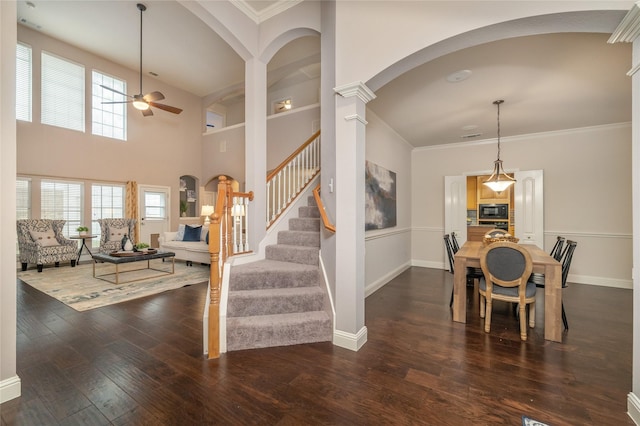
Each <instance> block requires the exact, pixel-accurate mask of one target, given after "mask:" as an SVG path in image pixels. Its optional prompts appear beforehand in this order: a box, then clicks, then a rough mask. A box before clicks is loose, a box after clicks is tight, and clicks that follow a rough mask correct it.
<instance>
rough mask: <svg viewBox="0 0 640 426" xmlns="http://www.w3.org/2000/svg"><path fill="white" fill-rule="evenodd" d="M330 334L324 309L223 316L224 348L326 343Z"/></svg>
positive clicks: (236, 348) (328, 320)
mask: <svg viewBox="0 0 640 426" xmlns="http://www.w3.org/2000/svg"><path fill="white" fill-rule="evenodd" d="M332 333H333V330H332V326H331V318H330V317H329V314H328V313H327V312H325V311H313V312H303V313H292V314H276V315H260V316H251V317H234V318H227V350H229V351H237V350H243V349H253V348H266V347H272V346H289V345H298V344H303V343H314V342H327V341H331V340H332Z"/></svg>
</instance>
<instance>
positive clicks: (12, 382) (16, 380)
mask: <svg viewBox="0 0 640 426" xmlns="http://www.w3.org/2000/svg"><path fill="white" fill-rule="evenodd" d="M21 386H22V385H21V383H20V377H18V376H13V377H10V378H8V379H5V380H2V381H0V404H2V403H3V402H7V401H10V400H12V399H14V398H17V397H19V396H20V395H21V389H22V387H21Z"/></svg>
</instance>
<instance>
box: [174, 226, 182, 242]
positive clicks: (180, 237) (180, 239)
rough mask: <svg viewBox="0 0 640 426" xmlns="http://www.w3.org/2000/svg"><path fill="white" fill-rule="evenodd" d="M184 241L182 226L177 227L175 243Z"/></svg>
mask: <svg viewBox="0 0 640 426" xmlns="http://www.w3.org/2000/svg"><path fill="white" fill-rule="evenodd" d="M182 240H184V224H181V225H178V233H177V234H176V238H175V241H182Z"/></svg>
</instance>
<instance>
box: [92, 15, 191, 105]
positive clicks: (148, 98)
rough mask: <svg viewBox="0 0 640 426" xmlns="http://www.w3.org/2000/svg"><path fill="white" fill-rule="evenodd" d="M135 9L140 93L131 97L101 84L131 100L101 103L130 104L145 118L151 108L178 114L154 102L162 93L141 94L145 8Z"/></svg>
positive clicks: (158, 99) (162, 96)
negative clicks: (138, 39) (138, 24)
mask: <svg viewBox="0 0 640 426" xmlns="http://www.w3.org/2000/svg"><path fill="white" fill-rule="evenodd" d="M136 7H137V8H138V10H139V11H140V93H139V94H137V95H133V96H131V95H127V94H126V93H122V92H119V91H117V90H115V89H113V88H111V87H107V86H105V85H102V84H101V85H100V87H102V88H103V89H107V90H110V91H112V92H114V93H117V94H119V95H122V96H125V97H127V98H131V100H128V101H127V100H124V101H115V102H102V103H103V104H124V103H130V104H132V105H133V107H134V108H135V109H137V110H140V111H142V115H143V116H145V117H148V116H150V115H153V111H151V107H155V108H158V109H161V110H164V111H168V112H171V113H174V114H180V113H181V112H182V109H180V108H176V107H173V106H169V105H164V104H159V103H157V102H156V101H160V100H162V99H164V95H163V94H162V93H160V92H150V93H147V94H146V95H143V94H142V12H144V11H145V10H147V7H146V6H145V5H144V4H142V3H138V4H137V5H136Z"/></svg>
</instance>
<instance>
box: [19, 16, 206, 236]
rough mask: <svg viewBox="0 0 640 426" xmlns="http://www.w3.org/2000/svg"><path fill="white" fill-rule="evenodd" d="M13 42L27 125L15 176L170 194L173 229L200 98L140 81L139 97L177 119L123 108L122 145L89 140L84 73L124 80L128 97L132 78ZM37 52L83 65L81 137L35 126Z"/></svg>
mask: <svg viewBox="0 0 640 426" xmlns="http://www.w3.org/2000/svg"><path fill="white" fill-rule="evenodd" d="M18 40H19V41H21V42H24V43H27V44H29V45H30V46H31V47H32V49H33V53H32V55H33V121H32V122H31V123H28V122H23V121H18V122H17V138H18V153H17V170H18V174H26V175H44V176H54V177H65V178H72V179H74V178H75V179H92V180H98V181H108V182H126V181H129V180H132V181H136V182H138V184H147V185H160V186H168V187H170V188H171V191H172V194H174V195H176V196H173V197H171V200H172V201H171V203H172V205H171V210H170V213H171V214H172V224H173V227H177V223H178V217H179V215H178V211H179V208H178V197H177V194H178V187H179V177H180V176H181V175H192V176H196V177H198V178H200V180H202V176H201V168H202V162H201V152H202V136H201V135H202V132H201V129H202V111H201V99H200V98H199V97H197V96H195V95H192V94H190V93H187V92H184V91H182V90H179V89H176V88H173V87H171V86H168V85H165V84H163V83H161V82H160V81H158V80H156V79H152V78H146V79H144V80H143V91H144V92H145V93H146V92H149V91H153V90H158V91H160V92H162V93H163V94H164V95H165V97H166V99H165V100H164V101H162V102H163V103H166V104H168V105H173V106H177V107H180V108H182V109H183V112H182V113H181V114H179V115H175V114H170V113H168V112H165V111H160V110H157V109H156V110H154V115H153V116H152V117H143V116H142V114H141V113H139V112H137V111H135V110H134V109H133V108H132V107H131V108H129V109H128V117H127V121H128V122H127V126H128V132H127V134H128V140H127V141H119V140H115V139H110V138H104V137H101V136H94V135H92V134H91V110H90V107H91V70H92V69H97V70H99V71H101V72H104V73H107V74H111V75H114V76H116V77H120V78H122V79H125V80H126V81H127V82H128V90H127V91H128V92H129V93H137V92H138V91H139V87H138V86H139V82H138V81H139V80H138V79H139V75H138V72H137V71H134V70H130V69H127V68H123V67H121V66H119V65H116V64H113V63H112V62H109V61H107V60H105V59H103V58H100V57H97V56H95V55H92V54H89V53H87V52H85V51H83V50H80V49H77V48H75V47H72V46H70V45H68V44H66V43H63V42H61V41H59V40H56V39H53V38H50V37H46V36H44V35H42V34H41V33H38V32H36V31H32V30H31V29H29V28H26V27H23V26H21V25H19V26H18ZM41 50H46V51H48V52H51V53H54V54H56V55H58V56H61V57H63V58H66V59H69V60H71V61H74V62H77V63H79V64H82V65H84V66H85V72H86V74H85V76H86V77H85V82H86V96H87V98H86V101H85V105H86V108H87V110H86V115H85V129H86V130H85V132H77V131H72V130H67V129H63V128H59V127H54V126H47V125H42V124H40V54H41Z"/></svg>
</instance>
